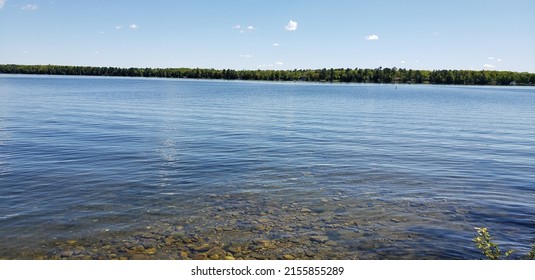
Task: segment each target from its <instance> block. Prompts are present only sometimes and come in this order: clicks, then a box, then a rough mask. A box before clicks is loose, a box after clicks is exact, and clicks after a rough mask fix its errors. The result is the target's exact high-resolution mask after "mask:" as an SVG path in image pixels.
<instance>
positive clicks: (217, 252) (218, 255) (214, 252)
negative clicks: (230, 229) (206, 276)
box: [206, 247, 227, 260]
mask: <svg viewBox="0 0 535 280" xmlns="http://www.w3.org/2000/svg"><path fill="white" fill-rule="evenodd" d="M206 254H207V255H208V257H209V258H210V259H212V260H219V259H223V258H224V257H225V256H226V255H227V252H225V250H223V249H221V248H220V247H214V248H212V249H210V250H208V252H206Z"/></svg>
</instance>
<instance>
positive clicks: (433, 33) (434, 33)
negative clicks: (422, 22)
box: [431, 31, 440, 36]
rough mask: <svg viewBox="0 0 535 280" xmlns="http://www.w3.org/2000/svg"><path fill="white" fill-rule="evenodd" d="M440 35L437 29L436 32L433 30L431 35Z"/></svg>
mask: <svg viewBox="0 0 535 280" xmlns="http://www.w3.org/2000/svg"><path fill="white" fill-rule="evenodd" d="M438 35H440V33H438V32H436V31H435V32H431V36H438Z"/></svg>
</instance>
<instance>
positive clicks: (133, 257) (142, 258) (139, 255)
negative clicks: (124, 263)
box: [130, 254, 150, 260]
mask: <svg viewBox="0 0 535 280" xmlns="http://www.w3.org/2000/svg"><path fill="white" fill-rule="evenodd" d="M130 259H131V260H150V257H149V256H147V255H142V254H134V255H132V257H130Z"/></svg>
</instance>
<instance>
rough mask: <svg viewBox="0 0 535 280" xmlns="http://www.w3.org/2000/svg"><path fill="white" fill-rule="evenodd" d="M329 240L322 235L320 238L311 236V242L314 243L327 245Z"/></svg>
mask: <svg viewBox="0 0 535 280" xmlns="http://www.w3.org/2000/svg"><path fill="white" fill-rule="evenodd" d="M328 240H329V237H327V236H322V235H320V236H311V237H310V241H312V242H318V243H325V242H327V241H328Z"/></svg>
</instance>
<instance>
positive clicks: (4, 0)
mask: <svg viewBox="0 0 535 280" xmlns="http://www.w3.org/2000/svg"><path fill="white" fill-rule="evenodd" d="M6 1H7V0H0V9H2V8H3V7H4V4H5V3H6Z"/></svg>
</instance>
